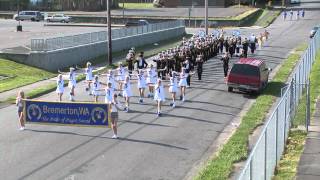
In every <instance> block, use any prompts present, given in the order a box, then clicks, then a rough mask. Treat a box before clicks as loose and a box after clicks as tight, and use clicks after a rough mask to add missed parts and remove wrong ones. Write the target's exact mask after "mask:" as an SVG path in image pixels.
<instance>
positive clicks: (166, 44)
mask: <svg viewBox="0 0 320 180" xmlns="http://www.w3.org/2000/svg"><path fill="white" fill-rule="evenodd" d="M185 37H186V38H190V37H191V35H190V34H187V35H185ZM181 38H182V37H181V36H180V37H177V38H173V39H170V40H165V41H160V42H159V43H158V45H157V46H150V45H145V46H141V47H137V48H136V52H140V51H144V54H145V57H146V58H148V57H151V56H153V55H156V54H157V53H159V52H161V51H164V50H167V49H169V48H172V47H175V46H177V45H178V44H180V43H181ZM124 53H125V54H124ZM126 53H127V52H116V53H113V57H114V58H115V59H116V58H120V60H119V61H122V62H123V64H124V65H126V62H125V55H126ZM106 61H107V57H106V56H105V55H104V56H100V57H98V58H95V59H93V60H92V61H91V62H92V63H93V64H99V63H102V62H106ZM83 65H85V64H83ZM115 68H117V64H112V65H108V66H106V68H104V69H101V70H100V71H98V72H95V73H103V72H106V71H107V70H108V69H115ZM84 79H85V76H84V75H80V76H78V77H77V82H79V81H82V80H84ZM67 83H68V81H65V86H67ZM56 88H57V85H56V83H55V82H52V83H50V84H49V85H46V86H44V87H39V88H36V89H33V90H31V91H29V92H25V95H26V98H28V99H32V98H37V97H40V96H42V95H45V94H48V93H50V92H53V91H55V90H56ZM15 98H16V96H11V97H9V98H8V99H7V100H6V101H5V102H6V103H14V102H15Z"/></svg>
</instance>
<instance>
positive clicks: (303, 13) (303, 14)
mask: <svg viewBox="0 0 320 180" xmlns="http://www.w3.org/2000/svg"><path fill="white" fill-rule="evenodd" d="M304 16H305V11H304V9H302V11H301V17H302V18H304Z"/></svg>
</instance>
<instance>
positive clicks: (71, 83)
mask: <svg viewBox="0 0 320 180" xmlns="http://www.w3.org/2000/svg"><path fill="white" fill-rule="evenodd" d="M76 84H77V80H76V75H75V73H74V72H70V73H69V84H68V86H69V88H71V87H72V86H74V87H75V86H76Z"/></svg>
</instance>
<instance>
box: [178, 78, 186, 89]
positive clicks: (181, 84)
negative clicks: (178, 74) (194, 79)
mask: <svg viewBox="0 0 320 180" xmlns="http://www.w3.org/2000/svg"><path fill="white" fill-rule="evenodd" d="M187 85H188V83H187V80H186V79H182V80H180V81H179V86H180V87H181V86H184V87H186V86H187Z"/></svg>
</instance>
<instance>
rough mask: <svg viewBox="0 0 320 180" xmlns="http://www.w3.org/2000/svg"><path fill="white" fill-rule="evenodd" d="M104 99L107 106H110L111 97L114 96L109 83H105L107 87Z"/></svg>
mask: <svg viewBox="0 0 320 180" xmlns="http://www.w3.org/2000/svg"><path fill="white" fill-rule="evenodd" d="M105 92H106V95H105V98H104V102H105V103H107V104H110V103H111V102H112V99H113V95H114V88H112V84H111V83H110V82H109V83H107V87H106V88H105Z"/></svg>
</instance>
